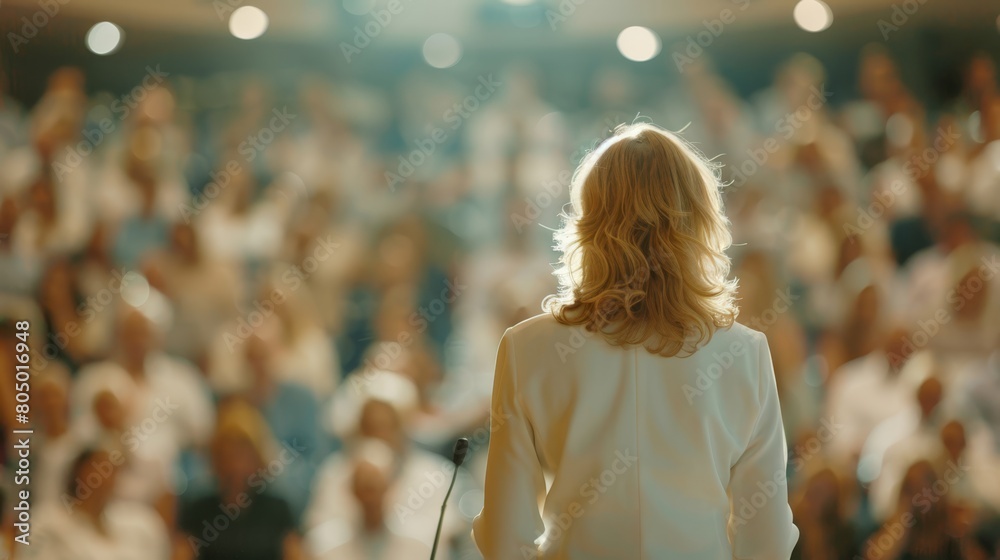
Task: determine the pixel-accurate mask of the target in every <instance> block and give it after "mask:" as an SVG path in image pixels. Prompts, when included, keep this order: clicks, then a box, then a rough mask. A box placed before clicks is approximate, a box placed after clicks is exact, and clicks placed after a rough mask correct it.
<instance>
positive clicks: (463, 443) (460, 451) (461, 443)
mask: <svg viewBox="0 0 1000 560" xmlns="http://www.w3.org/2000/svg"><path fill="white" fill-rule="evenodd" d="M468 453H469V439H468V438H458V441H456V442H455V450H454V451H452V453H451V462H452V463H455V470H454V471H452V473H451V484H449V485H448V493H447V494H445V495H444V503H442V504H441V515H440V516H439V517H438V526H437V532H436V533H435V534H434V546H433V547H432V548H431V560H434V556H435V555H437V549H438V541H439V540H440V539H441V523H442V522H444V509H445V508H446V507H447V506H448V498H450V497H451V490H452V489H453V488H455V479H456V478H458V467H461V466H462V463H464V462H465V456H466V454H468Z"/></svg>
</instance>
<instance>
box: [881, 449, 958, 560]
mask: <svg viewBox="0 0 1000 560" xmlns="http://www.w3.org/2000/svg"><path fill="white" fill-rule="evenodd" d="M948 490H949V484H948V482H947V480H945V479H944V478H941V476H940V475H939V474H938V472H937V471H935V469H934V466H933V465H932V464H931V463H930V462H929V461H918V462H916V463H913V464H912V465H910V468H908V469H907V470H906V476H905V477H904V478H903V485H902V488H900V491H899V498H898V501H897V503H896V511H895V512H894V513H893V514H892V516H891V517H890V518H889V519H888V520H887V521H886V523H885V524H884V525H883V526H882V528H881V529H879V530H878V531H877V532H876V533H875V534H874V535H872V537H871V538H869V539H868V542H866V543H865V545H864V548H863V551H862V552H863V554H864V558H879V559H885V560H963V557H962V543H961V542H960V540H959V539H958V538H956V537H955V536H954V535H953V534H952V530H953V524H952V512H951V508H950V507H949V492H948Z"/></svg>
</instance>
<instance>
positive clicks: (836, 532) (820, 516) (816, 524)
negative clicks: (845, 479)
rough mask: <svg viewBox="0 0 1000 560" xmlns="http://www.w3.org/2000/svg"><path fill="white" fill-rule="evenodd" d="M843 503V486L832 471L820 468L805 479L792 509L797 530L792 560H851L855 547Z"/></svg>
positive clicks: (844, 498)
mask: <svg viewBox="0 0 1000 560" xmlns="http://www.w3.org/2000/svg"><path fill="white" fill-rule="evenodd" d="M845 502H846V496H845V495H844V486H843V485H842V484H841V481H840V478H839V477H838V476H837V474H836V473H835V472H834V471H833V469H831V468H829V467H826V468H822V469H821V470H819V471H817V472H815V473H814V474H813V475H812V476H810V477H809V479H808V481H806V483H805V487H804V488H803V489H802V491H801V493H800V495H799V496H798V499H797V500H796V501H795V502H794V507H793V508H792V515H793V519H794V522H795V526H796V527H798V528H799V541H798V542H797V543H796V544H795V548H794V549H793V550H792V556H791V558H792V560H853V558H854V555H855V554H856V553H857V543H856V542H855V532H854V528H853V527H851V524H850V523H848V522H847V516H846V515H845V509H846V507H845V506H846V504H845Z"/></svg>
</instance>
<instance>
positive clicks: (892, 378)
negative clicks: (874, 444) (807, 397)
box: [825, 328, 919, 466]
mask: <svg viewBox="0 0 1000 560" xmlns="http://www.w3.org/2000/svg"><path fill="white" fill-rule="evenodd" d="M915 353H916V348H915V347H914V346H913V344H912V343H911V342H910V333H909V332H908V331H906V330H904V329H900V328H897V329H893V330H891V331H890V332H889V333H888V334H887V335H885V336H884V337H883V341H882V344H881V345H880V347H879V348H878V349H877V350H875V351H873V352H871V353H869V354H867V355H865V356H863V357H861V358H858V359H856V360H853V361H850V362H848V363H847V364H845V365H844V366H843V367H841V368H840V369H839V370H838V371H837V372H835V373H834V374H833V379H832V380H831V381H830V385H829V392H828V393H827V397H826V412H825V417H826V418H832V419H834V420H835V421H836V422H838V423H840V424H841V426H842V427H841V429H840V431H839V432H838V433H837V436H836V437H835V438H833V439H832V440H831V441H830V445H829V447H830V453H831V456H832V457H833V458H834V459H835V460H837V461H838V462H840V463H842V464H844V465H845V466H846V465H851V464H853V463H854V462H855V460H856V459H857V457H858V455H859V453H860V452H861V448H862V446H863V445H864V442H865V440H866V439H867V438H868V436H869V434H871V431H872V430H873V429H875V427H876V426H877V425H878V424H879V423H880V422H882V421H883V420H886V419H888V418H891V417H893V416H894V415H896V414H898V413H899V412H900V411H902V410H903V409H904V408H906V407H907V406H908V405H909V404H910V403H911V402H912V399H913V388H914V380H915V378H916V377H917V373H919V372H915V369H916V365H919V364H915V366H914V367H912V368H911V367H909V365H910V364H913V362H914V360H912V359H911V358H912V357H913V355H914V354H915Z"/></svg>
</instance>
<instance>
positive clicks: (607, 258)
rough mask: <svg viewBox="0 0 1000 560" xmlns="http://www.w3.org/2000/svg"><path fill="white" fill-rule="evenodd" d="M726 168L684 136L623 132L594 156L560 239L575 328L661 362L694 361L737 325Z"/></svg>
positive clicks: (567, 318)
mask: <svg viewBox="0 0 1000 560" xmlns="http://www.w3.org/2000/svg"><path fill="white" fill-rule="evenodd" d="M717 171H718V169H717V166H715V165H713V164H712V163H710V162H709V161H708V160H706V158H705V157H704V156H703V155H702V154H701V153H700V152H699V151H698V150H697V149H696V148H694V147H693V146H691V145H690V144H689V143H687V142H685V141H684V140H682V139H681V138H680V137H678V136H677V135H675V134H673V133H671V132H668V131H666V130H663V129H660V128H658V127H656V126H654V125H651V124H647V123H638V124H631V125H621V126H619V127H618V128H616V129H615V133H614V135H613V136H612V137H610V138H608V139H607V140H605V141H604V142H603V143H601V144H600V145H599V146H598V147H597V148H596V149H595V150H593V151H592V152H590V153H589V154H587V156H586V157H584V159H583V161H582V162H581V163H580V166H579V167H578V168H577V170H576V172H575V173H574V175H573V180H572V182H571V184H570V206H571V209H570V210H569V211H568V213H566V214H564V215H563V219H564V225H563V227H562V229H560V230H559V231H557V232H556V234H555V240H556V249H558V250H559V251H560V252H561V253H562V256H561V258H560V259H559V262H560V266H559V267H558V268H557V269H556V272H555V274H556V276H557V277H558V278H559V284H560V287H559V291H558V293H556V294H554V295H550V296H548V297H546V298H545V300H544V301H543V302H542V308H543V309H544V310H545V311H547V312H549V313H551V314H552V315H553V316H554V317H555V318H556V320H558V321H559V322H560V323H563V324H566V325H577V326H584V327H585V328H586V329H587V330H588V331H592V332H599V333H600V334H601V335H602V336H603V337H604V338H605V339H606V340H608V341H609V342H610V343H612V344H615V345H620V346H627V345H642V346H643V347H644V348H645V349H646V350H648V351H649V352H651V353H654V354H660V355H664V356H674V355H690V354H691V353H693V352H694V351H695V350H697V348H698V347H700V346H701V345H702V344H703V343H705V342H707V341H708V340H710V339H711V337H712V336H713V335H714V334H715V332H716V330H717V329H720V328H725V327H729V326H731V325H732V324H733V322H734V321H735V320H736V316H737V314H738V309H737V307H736V303H735V291H736V281H735V280H730V279H729V270H730V266H731V263H730V260H729V257H728V256H727V255H726V249H728V248H729V246H730V245H731V244H732V235H731V233H730V230H729V225H730V224H729V219H728V218H727V217H726V215H725V213H724V212H723V204H722V194H721V190H720V189H721V185H720V182H719V178H718V174H717Z"/></svg>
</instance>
